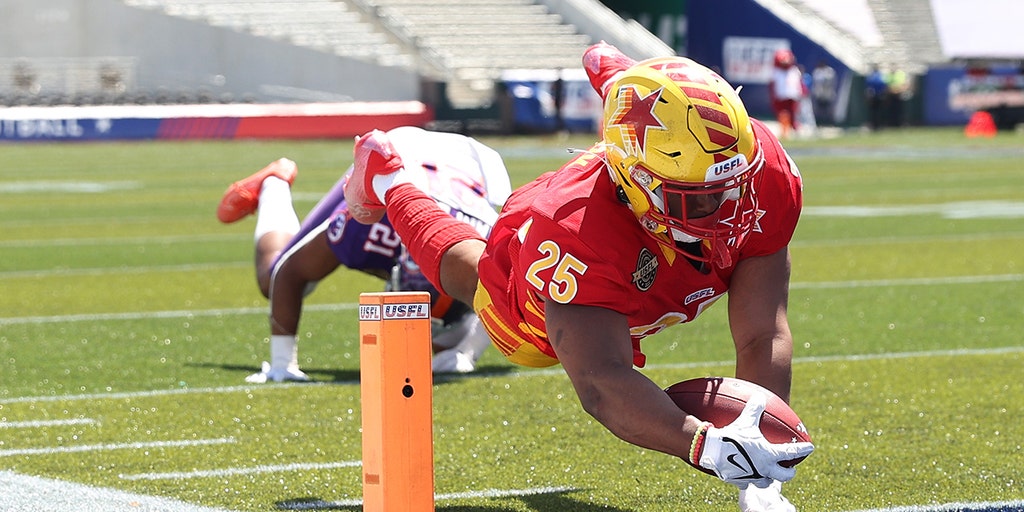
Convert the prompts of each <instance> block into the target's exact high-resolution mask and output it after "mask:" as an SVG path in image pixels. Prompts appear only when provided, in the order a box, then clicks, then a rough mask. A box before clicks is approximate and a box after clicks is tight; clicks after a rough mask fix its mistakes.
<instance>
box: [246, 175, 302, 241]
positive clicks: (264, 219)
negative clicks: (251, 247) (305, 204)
mask: <svg viewBox="0 0 1024 512" xmlns="http://www.w3.org/2000/svg"><path fill="white" fill-rule="evenodd" d="M271 231H284V232H287V233H293V234H294V233H298V232H299V217H298V215H296V214H295V208H294V207H293V206H292V187H291V185H289V184H288V182H287V181H285V180H282V179H281V178H278V177H277V176H270V177H268V178H267V179H265V180H263V186H262V188H260V203H259V206H258V207H257V209H256V231H255V233H254V237H253V238H254V240H256V241H259V239H260V238H261V237H263V235H265V234H267V233H269V232H271Z"/></svg>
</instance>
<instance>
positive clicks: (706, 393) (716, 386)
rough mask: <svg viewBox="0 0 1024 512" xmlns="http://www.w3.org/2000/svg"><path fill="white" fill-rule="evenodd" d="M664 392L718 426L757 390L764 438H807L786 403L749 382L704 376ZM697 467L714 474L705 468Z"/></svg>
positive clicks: (789, 464) (732, 417)
mask: <svg viewBox="0 0 1024 512" xmlns="http://www.w3.org/2000/svg"><path fill="white" fill-rule="evenodd" d="M665 392H666V393H668V396H669V397H671V398H672V400H673V401H674V402H675V403H676V405H678V406H679V408H680V409H682V410H684V411H686V412H687V413H689V414H692V415H693V416H696V417H697V418H700V419H701V420H704V421H710V422H711V423H712V424H714V426H715V427H718V428H722V427H725V426H727V425H729V424H730V423H732V422H733V421H734V420H736V418H737V417H739V415H740V412H742V411H743V408H744V407H745V406H746V404H747V401H748V400H749V399H750V397H751V396H753V395H754V394H757V393H761V394H763V395H764V396H765V397H766V398H767V403H766V406H765V410H764V413H762V415H761V419H760V429H761V433H762V434H764V437H765V439H767V440H768V441H769V442H771V443H792V442H808V443H809V442H811V436H810V434H809V433H808V432H807V427H805V426H804V422H803V421H802V420H800V417H799V416H797V415H796V412H794V411H793V409H792V408H790V407H789V404H787V403H786V402H785V400H783V399H782V398H779V396H778V395H776V394H775V393H772V392H771V391H769V390H767V389H765V388H763V387H761V386H759V385H757V384H754V383H753V382H748V381H745V380H741V379H734V378H730V377H706V378H699V379H691V380H687V381H683V382H679V383H677V384H673V385H672V386H669V387H668V388H667V389H666V390H665ZM803 459H804V457H798V458H795V459H793V460H787V461H783V462H782V463H780V465H782V466H785V467H793V466H795V465H796V464H798V463H799V462H800V461H802V460H803ZM698 469H700V470H701V471H704V472H705V473H709V474H712V475H713V474H714V473H712V472H711V471H709V470H707V469H705V468H698Z"/></svg>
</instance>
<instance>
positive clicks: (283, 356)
mask: <svg viewBox="0 0 1024 512" xmlns="http://www.w3.org/2000/svg"><path fill="white" fill-rule="evenodd" d="M270 367H271V368H284V369H288V370H298V369H299V340H298V338H297V337H296V336H295V335H294V334H273V335H271V336H270Z"/></svg>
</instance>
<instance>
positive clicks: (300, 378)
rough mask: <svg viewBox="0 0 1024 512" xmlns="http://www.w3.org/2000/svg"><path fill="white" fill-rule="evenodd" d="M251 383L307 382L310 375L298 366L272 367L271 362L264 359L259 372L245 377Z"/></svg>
mask: <svg viewBox="0 0 1024 512" xmlns="http://www.w3.org/2000/svg"><path fill="white" fill-rule="evenodd" d="M245 381H246V382H248V383H250V384H266V383H267V382H284V381H293V382H307V381H309V376H308V375H306V374H305V373H303V372H302V370H300V369H298V368H271V366H270V363H268V362H266V361H263V367H262V368H261V369H260V371H259V372H257V373H254V374H252V375H250V376H248V377H246V378H245Z"/></svg>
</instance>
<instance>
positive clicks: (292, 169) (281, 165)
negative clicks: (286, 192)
mask: <svg viewBox="0 0 1024 512" xmlns="http://www.w3.org/2000/svg"><path fill="white" fill-rule="evenodd" d="M298 172H299V169H298V167H297V166H296V165H295V162H293V161H291V160H289V159H287V158H281V159H279V160H275V161H273V162H271V163H270V164H268V165H267V166H266V167H264V168H262V169H260V170H258V171H256V172H255V173H253V174H252V175H250V176H249V177H247V178H245V179H244V180H240V181H236V182H234V183H232V184H231V186H229V187H228V189H227V190H226V191H225V192H224V197H222V198H221V200H220V204H218V205H217V218H218V219H219V220H220V221H221V222H223V223H225V224H230V223H232V222H236V221H239V220H241V219H243V218H245V217H246V216H247V215H249V214H251V213H253V212H255V211H256V208H257V206H258V205H259V201H260V189H261V187H262V186H263V182H264V181H265V180H266V179H267V178H269V177H271V176H275V177H277V178H280V179H281V180H283V181H285V182H287V183H288V185H291V184H292V182H294V181H295V176H296V175H297V174H298Z"/></svg>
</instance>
